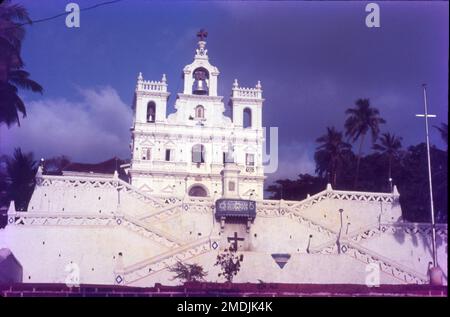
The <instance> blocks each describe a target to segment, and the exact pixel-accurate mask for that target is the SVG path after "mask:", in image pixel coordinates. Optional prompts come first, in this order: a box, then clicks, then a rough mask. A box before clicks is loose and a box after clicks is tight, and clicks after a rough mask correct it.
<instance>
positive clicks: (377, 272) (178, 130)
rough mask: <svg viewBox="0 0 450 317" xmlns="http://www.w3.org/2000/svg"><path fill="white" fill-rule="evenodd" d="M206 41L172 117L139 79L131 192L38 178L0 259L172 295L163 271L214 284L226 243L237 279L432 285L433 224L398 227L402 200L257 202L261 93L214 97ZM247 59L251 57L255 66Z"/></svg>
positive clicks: (47, 275) (442, 263)
mask: <svg viewBox="0 0 450 317" xmlns="http://www.w3.org/2000/svg"><path fill="white" fill-rule="evenodd" d="M205 37H206V33H205V32H203V31H201V32H199V38H200V40H199V42H198V48H197V49H196V51H195V55H194V60H193V62H192V63H191V64H189V65H187V66H185V67H184V69H183V79H184V87H183V90H182V92H180V93H178V94H177V98H176V102H175V110H176V112H174V113H171V114H168V111H167V101H168V97H169V95H170V93H169V89H168V84H167V79H166V76H165V75H163V76H162V79H161V80H160V81H148V80H145V79H144V78H143V75H142V74H139V76H138V78H137V85H136V90H135V98H134V103H133V109H134V114H135V118H134V123H133V126H132V129H131V143H130V146H131V153H132V157H131V163H130V164H129V165H128V166H126V167H125V169H126V171H127V173H128V175H129V176H130V182H125V181H124V180H122V179H120V178H119V177H118V174H117V173H115V174H111V175H106V174H90V173H85V174H83V173H64V174H63V175H59V176H58V175H45V174H43V172H42V168H40V169H39V170H38V173H37V175H36V180H37V185H36V188H35V190H34V193H33V196H32V198H31V201H30V203H29V206H28V210H27V211H16V210H15V208H14V203H13V202H12V203H11V206H10V208H9V210H8V224H7V226H6V227H5V228H4V229H0V249H2V248H4V249H9V250H10V251H11V252H12V254H13V255H14V257H15V259H17V261H18V262H19V263H20V264H21V266H22V272H23V273H22V274H23V276H22V281H23V282H24V283H69V284H78V283H81V284H110V285H112V284H114V285H126V286H140V287H148V286H153V285H154V283H162V284H165V285H173V284H177V283H179V282H178V281H176V280H173V275H174V274H173V273H171V272H170V271H169V268H170V267H171V266H173V265H174V264H175V263H176V262H177V261H183V262H186V263H198V264H200V265H202V266H203V267H204V269H205V270H206V271H207V272H208V275H207V277H206V280H207V281H212V282H216V281H219V282H221V281H223V279H222V278H219V277H218V272H219V268H218V267H216V266H214V263H215V262H216V257H217V255H218V254H219V253H221V252H222V251H223V250H224V249H225V248H228V247H229V246H230V245H231V246H233V247H234V248H236V249H237V251H238V252H239V253H240V254H243V256H244V257H243V262H242V264H241V270H240V272H239V273H238V274H237V276H236V277H235V279H234V281H236V282H251V283H258V282H261V281H263V282H267V283H270V282H272V283H314V284H367V285H376V284H427V283H429V280H430V276H429V269H430V266H431V265H432V263H433V257H432V242H431V236H432V235H431V226H430V225H429V224H427V223H410V222H405V221H403V220H402V211H401V208H400V204H399V197H400V194H399V192H398V191H397V189H396V188H395V187H394V190H393V192H391V193H370V192H353V191H337V190H334V189H333V188H332V187H331V186H330V185H328V186H327V187H326V188H324V189H323V191H321V192H319V193H317V194H315V195H313V196H308V197H307V198H306V199H304V200H302V201H287V200H267V199H264V197H263V190H264V189H263V188H264V178H265V176H264V166H263V157H262V156H263V142H264V133H263V127H262V112H263V102H264V99H263V96H262V93H263V90H262V86H261V83H260V82H259V81H255V82H256V85H255V86H254V87H253V88H243V87H240V86H239V83H238V81H237V80H235V81H234V83H233V84H232V87H230V88H231V97H230V98H229V102H228V103H227V105H229V106H230V107H231V110H232V111H231V113H232V115H231V118H230V117H227V116H225V114H224V113H225V103H224V100H223V99H224V98H223V97H222V96H218V91H217V87H218V80H219V75H220V72H219V70H218V68H217V67H215V66H213V65H212V64H211V63H210V61H209V56H208V51H207V49H206V41H205ZM248 58H251V57H250V56H249V57H248ZM447 234H448V232H447V225H437V226H436V244H437V248H436V252H437V263H435V264H436V266H438V267H440V269H441V270H442V272H443V282H444V283H445V284H447V252H448V251H447Z"/></svg>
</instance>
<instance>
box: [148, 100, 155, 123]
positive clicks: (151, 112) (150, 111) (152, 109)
mask: <svg viewBox="0 0 450 317" xmlns="http://www.w3.org/2000/svg"><path fill="white" fill-rule="evenodd" d="M155 116H156V104H155V102H154V101H150V102H149V103H148V104H147V122H155Z"/></svg>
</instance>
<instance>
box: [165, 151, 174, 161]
mask: <svg viewBox="0 0 450 317" xmlns="http://www.w3.org/2000/svg"><path fill="white" fill-rule="evenodd" d="M173 153H174V150H173V149H166V161H168V162H170V161H173Z"/></svg>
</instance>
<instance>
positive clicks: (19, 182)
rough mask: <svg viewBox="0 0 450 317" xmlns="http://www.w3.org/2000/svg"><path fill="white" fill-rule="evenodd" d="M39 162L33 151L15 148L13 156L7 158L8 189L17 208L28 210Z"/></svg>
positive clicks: (9, 196) (10, 198) (8, 193)
mask: <svg viewBox="0 0 450 317" xmlns="http://www.w3.org/2000/svg"><path fill="white" fill-rule="evenodd" d="M37 167H38V164H37V162H36V161H35V160H34V159H33V153H27V154H24V153H22V150H21V149H20V148H16V149H14V154H13V157H12V158H11V157H10V158H8V159H7V160H6V174H7V175H6V191H7V195H8V198H9V199H8V200H14V202H15V204H16V209H17V210H26V209H27V207H28V202H29V200H30V198H31V195H32V194H33V190H34V185H35V183H36V179H35V176H36V172H37Z"/></svg>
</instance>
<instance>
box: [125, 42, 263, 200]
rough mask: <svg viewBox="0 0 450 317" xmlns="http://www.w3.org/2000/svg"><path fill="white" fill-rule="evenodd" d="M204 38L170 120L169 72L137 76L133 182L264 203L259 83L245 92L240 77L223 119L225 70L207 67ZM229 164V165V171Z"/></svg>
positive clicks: (144, 187) (151, 190) (169, 191)
mask: <svg viewBox="0 0 450 317" xmlns="http://www.w3.org/2000/svg"><path fill="white" fill-rule="evenodd" d="M204 37H205V34H204V33H201V39H200V41H199V42H198V49H197V50H196V54H195V56H194V61H193V62H192V63H191V64H189V65H186V67H184V69H183V79H184V88H183V92H182V93H178V95H177V99H176V103H175V109H176V112H175V113H172V114H169V115H167V100H168V97H169V95H170V93H169V92H168V85H167V81H166V77H165V75H163V77H162V80H161V81H147V80H144V78H143V76H142V74H139V77H138V81H137V85H136V91H135V101H134V105H133V108H134V111H135V112H134V113H135V120H134V125H133V128H132V143H131V146H132V162H131V167H130V169H129V174H130V177H131V185H133V186H135V187H136V188H138V189H139V190H141V191H142V192H144V193H147V194H150V195H158V196H177V197H183V196H184V195H186V194H188V195H189V196H203V197H216V198H218V197H220V196H223V195H225V196H227V197H228V196H230V195H231V196H233V197H245V198H252V199H262V198H263V186H264V171H263V165H262V146H263V128H262V107H263V101H264V99H263V98H262V88H261V83H260V82H259V81H258V83H257V84H256V86H255V87H254V88H243V87H239V84H238V82H237V80H235V82H234V83H233V87H232V89H231V99H230V107H231V112H232V118H229V117H227V116H225V115H224V112H225V105H224V102H223V97H222V96H218V94H217V83H218V80H219V75H220V72H219V70H218V68H217V67H215V66H213V65H211V64H210V62H209V58H208V50H207V49H206V42H205V41H204ZM230 88H231V87H230ZM230 145H232V146H230ZM232 152H233V153H232ZM226 161H228V162H227V163H230V164H228V166H227V168H226V169H224V163H225V162H226ZM225 179H226V180H225ZM225 183H226V186H225V185H223V184H225Z"/></svg>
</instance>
